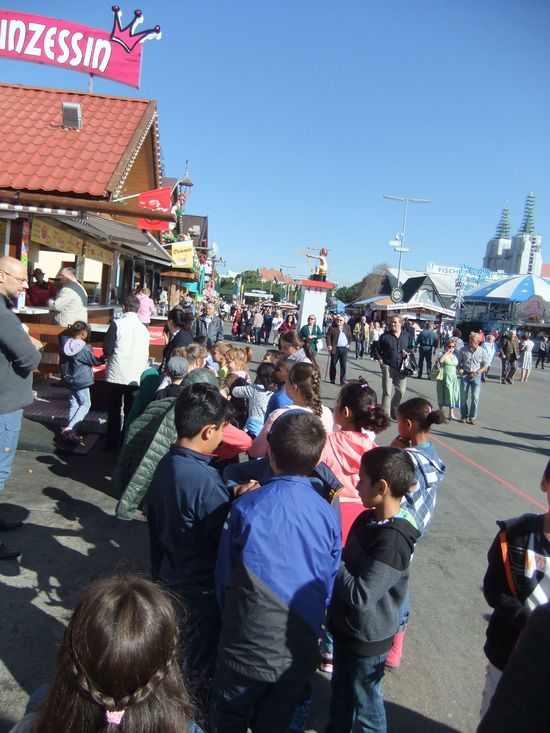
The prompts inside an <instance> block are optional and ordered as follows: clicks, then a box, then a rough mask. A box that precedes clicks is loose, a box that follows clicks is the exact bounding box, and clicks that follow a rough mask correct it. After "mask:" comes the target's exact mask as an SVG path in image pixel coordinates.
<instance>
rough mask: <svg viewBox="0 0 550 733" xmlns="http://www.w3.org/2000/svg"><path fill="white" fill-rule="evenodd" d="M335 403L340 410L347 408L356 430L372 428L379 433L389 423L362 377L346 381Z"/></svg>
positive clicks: (370, 388) (374, 394)
mask: <svg viewBox="0 0 550 733" xmlns="http://www.w3.org/2000/svg"><path fill="white" fill-rule="evenodd" d="M336 404H337V406H338V408H339V409H340V410H342V409H343V408H344V407H347V408H348V410H349V411H350V413H351V419H352V422H353V427H354V429H355V430H356V431H357V432H360V431H361V430H372V431H373V432H375V433H381V432H382V431H383V430H386V429H387V428H389V426H390V424H391V420H390V418H389V417H388V416H387V415H386V412H385V410H383V409H382V407H381V406H380V405H379V404H377V399H376V392H375V391H374V390H373V389H372V387H369V383H368V382H367V381H366V379H363V377H359V379H357V380H354V381H351V382H347V383H346V384H345V385H344V386H343V387H342V389H341V390H340V392H339V394H338V397H337V399H336Z"/></svg>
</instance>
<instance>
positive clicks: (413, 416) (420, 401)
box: [397, 397, 445, 433]
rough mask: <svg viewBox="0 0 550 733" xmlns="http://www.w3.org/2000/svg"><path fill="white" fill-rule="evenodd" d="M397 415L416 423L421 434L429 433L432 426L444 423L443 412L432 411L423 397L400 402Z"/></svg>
mask: <svg viewBox="0 0 550 733" xmlns="http://www.w3.org/2000/svg"><path fill="white" fill-rule="evenodd" d="M397 414H398V415H401V417H404V418H405V419H406V420H410V421H411V422H412V423H416V425H418V427H419V428H420V430H421V431H422V432H423V433H426V432H429V430H430V428H431V427H432V425H441V424H442V423H444V422H445V415H444V414H443V410H434V409H433V407H432V406H431V405H430V403H429V402H428V400H425V399H424V398H423V397H413V398H412V400H407V401H406V402H402V403H401V404H400V405H399V407H398V408H397Z"/></svg>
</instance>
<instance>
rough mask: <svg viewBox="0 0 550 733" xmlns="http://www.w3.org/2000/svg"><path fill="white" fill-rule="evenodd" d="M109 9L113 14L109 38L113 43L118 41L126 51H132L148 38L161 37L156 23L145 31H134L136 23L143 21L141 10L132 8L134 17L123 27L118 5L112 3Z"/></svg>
mask: <svg viewBox="0 0 550 733" xmlns="http://www.w3.org/2000/svg"><path fill="white" fill-rule="evenodd" d="M111 10H112V11H113V13H114V14H115V19H114V23H113V30H112V31H111V36H110V39H111V41H114V42H115V43H120V45H121V46H122V47H123V48H124V50H125V51H127V52H128V53H132V51H133V50H134V48H135V47H136V46H137V44H138V43H143V42H144V41H147V40H149V39H150V38H156V39H157V40H158V39H160V38H161V37H162V36H161V32H160V25H156V26H155V27H154V28H149V29H148V30H146V31H140V32H139V33H136V28H137V27H138V25H140V24H141V23H143V14H142V12H141V10H134V19H133V20H131V21H130V22H129V23H128V25H127V26H126V27H125V28H123V27H122V26H121V24H120V20H121V18H122V10H121V9H120V8H119V6H118V5H113V7H112V8H111Z"/></svg>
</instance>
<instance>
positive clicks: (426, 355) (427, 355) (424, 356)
mask: <svg viewBox="0 0 550 733" xmlns="http://www.w3.org/2000/svg"><path fill="white" fill-rule="evenodd" d="M424 360H426V373H427V375H428V377H429V376H430V372H431V371H432V350H431V349H430V350H429V351H422V349H419V350H418V376H419V377H421V376H422V369H423V367H424Z"/></svg>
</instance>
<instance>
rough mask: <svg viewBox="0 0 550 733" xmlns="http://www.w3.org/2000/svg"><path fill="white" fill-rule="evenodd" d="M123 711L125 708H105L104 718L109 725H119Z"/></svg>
mask: <svg viewBox="0 0 550 733" xmlns="http://www.w3.org/2000/svg"><path fill="white" fill-rule="evenodd" d="M125 712H126V708H124V709H123V710H106V711H105V720H106V721H107V723H109V725H120V724H121V722H122V718H123V717H124V713H125Z"/></svg>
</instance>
